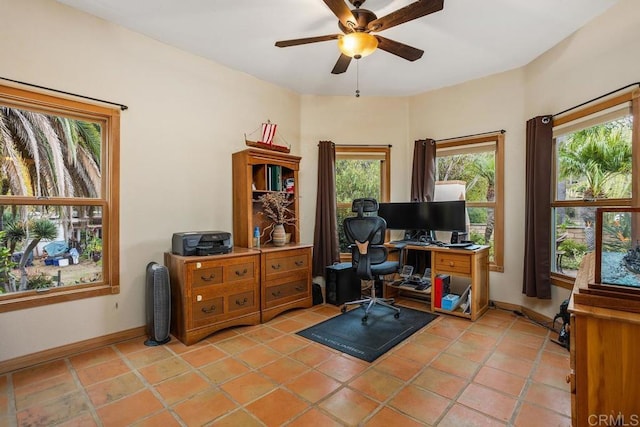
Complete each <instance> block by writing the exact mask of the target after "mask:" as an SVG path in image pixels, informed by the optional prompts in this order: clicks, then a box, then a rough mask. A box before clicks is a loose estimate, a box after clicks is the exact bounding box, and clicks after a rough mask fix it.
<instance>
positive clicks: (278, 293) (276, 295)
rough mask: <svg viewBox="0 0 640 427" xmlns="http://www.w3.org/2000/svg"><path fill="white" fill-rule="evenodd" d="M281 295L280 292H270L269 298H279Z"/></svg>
mask: <svg viewBox="0 0 640 427" xmlns="http://www.w3.org/2000/svg"><path fill="white" fill-rule="evenodd" d="M281 294H282V292H280V291H278V292H271V296H274V297H279V296H280V295H281Z"/></svg>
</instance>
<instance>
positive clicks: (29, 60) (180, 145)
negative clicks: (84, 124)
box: [0, 0, 300, 360]
mask: <svg viewBox="0 0 640 427" xmlns="http://www.w3.org/2000/svg"><path fill="white" fill-rule="evenodd" d="M0 10H1V11H2V12H1V13H0V52H2V60H1V61H0V75H1V76H3V77H8V78H12V79H16V80H22V81H26V82H31V83H35V84H39V85H43V86H47V87H52V88H57V89H60V90H65V91H69V92H75V93H80V94H85V95H88V96H91V97H95V98H101V99H107V100H111V101H115V102H120V103H123V104H126V105H128V106H129V109H128V110H127V111H124V112H122V133H121V142H122V145H121V159H122V160H121V191H120V194H121V217H120V218H121V230H120V243H121V244H120V248H121V256H120V260H121V265H120V267H121V280H120V282H121V287H120V289H121V293H120V294H119V295H113V296H106V297H99V298H91V299H83V300H80V301H74V302H69V303H61V304H55V305H51V306H48V307H39V308H33V309H28V310H20V311H15V312H9V313H1V314H0V360H6V359H11V358H13V357H17V356H20V355H25V354H30V353H33V352H36V351H38V350H42V349H47V348H53V347H58V346H61V345H64V344H68V343H73V342H78V341H82V340H85V339H89V338H93V337H99V336H103V335H106V334H109V333H113V332H117V331H122V330H126V329H130V328H134V327H138V326H142V325H144V323H145V314H144V308H145V304H144V272H145V267H146V265H147V263H149V262H150V261H156V262H160V263H162V262H163V253H164V252H165V251H167V250H170V242H171V235H172V234H173V233H174V232H176V231H188V230H211V229H213V230H229V231H231V230H232V206H231V204H232V197H231V153H233V152H234V151H238V150H242V149H244V148H246V146H245V144H244V136H243V134H244V133H251V132H253V131H254V130H255V129H256V128H258V127H259V126H260V123H261V122H263V121H264V120H266V119H271V120H272V121H273V122H275V123H278V124H279V129H280V130H281V133H282V135H283V136H284V137H285V138H286V140H287V141H289V142H291V143H292V144H293V148H292V153H294V154H298V153H299V152H300V146H299V144H298V141H299V140H300V134H299V132H300V97H299V95H297V94H295V93H293V92H290V91H288V90H284V89H282V88H279V87H276V86H274V85H271V84H267V83H265V82H262V81H259V80H257V79H255V78H253V77H251V76H249V75H247V74H243V73H239V72H237V71H233V70H230V69H228V68H225V67H222V66H220V65H217V64H215V63H212V62H210V61H206V60H204V59H202V58H200V57H197V56H194V55H190V54H187V53H184V52H182V51H180V50H178V49H174V48H171V47H168V46H166V45H163V44H161V43H158V42H156V41H154V40H151V39H149V38H147V37H143V36H140V35H137V34H135V33H132V32H130V31H127V30H125V29H123V28H121V27H118V26H115V25H111V24H109V23H106V22H104V21H102V20H99V19H97V18H94V17H92V16H90V15H87V14H84V13H81V12H79V11H76V10H74V9H71V8H68V7H66V6H63V5H61V4H59V3H57V2H55V1H53V0H29V1H23V0H0ZM116 303H117V304H118V308H116Z"/></svg>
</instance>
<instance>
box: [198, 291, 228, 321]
mask: <svg viewBox="0 0 640 427" xmlns="http://www.w3.org/2000/svg"><path fill="white" fill-rule="evenodd" d="M221 314H224V298H223V297H214V298H210V299H206V300H205V299H203V300H202V301H196V302H194V303H193V320H194V322H197V321H198V320H203V319H208V318H210V317H213V316H219V315H221Z"/></svg>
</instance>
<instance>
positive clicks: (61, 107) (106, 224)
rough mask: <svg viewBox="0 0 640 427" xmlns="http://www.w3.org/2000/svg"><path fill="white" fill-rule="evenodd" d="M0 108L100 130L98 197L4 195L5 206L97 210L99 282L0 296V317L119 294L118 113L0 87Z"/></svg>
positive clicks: (53, 97)
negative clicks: (80, 122) (91, 124)
mask: <svg viewBox="0 0 640 427" xmlns="http://www.w3.org/2000/svg"><path fill="white" fill-rule="evenodd" d="M0 103H1V104H2V105H4V106H8V107H11V108H22V109H28V110H32V111H38V112H42V113H47V114H54V115H64V116H68V117H72V118H77V119H81V120H89V121H94V122H99V123H100V124H101V126H102V129H103V131H102V147H101V150H102V151H101V163H102V165H101V174H102V183H101V191H100V196H99V197H96V198H83V197H77V198H74V197H71V198H65V197H52V198H47V199H38V198H36V197H31V196H2V195H0V203H1V204H5V205H48V206H100V207H101V209H102V265H103V274H102V281H101V282H98V283H86V284H78V285H73V286H68V287H60V288H48V289H47V290H46V291H45V292H43V291H41V290H40V291H36V290H29V291H23V292H18V293H10V294H0V313H2V312H8V311H14V310H21V309H25V308H32V307H39V306H44V305H49V304H55V303H59V302H65V301H74V300H79V299H83V298H92V297H96V296H101V295H111V294H118V293H119V292H120V267H119V265H120V263H119V254H120V248H119V247H120V244H119V241H120V239H119V237H120V214H119V211H120V206H119V203H120V202H119V200H120V176H119V171H120V111H119V110H118V109H114V108H107V107H103V106H100V105H96V104H89V103H85V102H80V101H76V100H71V99H67V98H61V97H58V96H54V95H49V94H44V93H39V92H34V91H31V90H25V89H20V88H16V87H11V86H4V85H0Z"/></svg>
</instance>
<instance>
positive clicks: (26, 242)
mask: <svg viewBox="0 0 640 427" xmlns="http://www.w3.org/2000/svg"><path fill="white" fill-rule="evenodd" d="M119 114H120V113H119V111H118V110H114V109H109V108H104V107H100V106H96V105H91V104H85V103H82V102H77V101H70V100H65V99H62V98H58V97H55V96H50V95H43V94H38V93H34V92H30V91H26V90H20V89H16V88H11V87H6V86H0V148H1V149H2V156H1V157H0V161H1V166H0V312H2V311H10V310H17V309H21V308H26V307H34V306H40V305H45V304H50V303H55V302H61V301H69V300H75V299H80V298H87V297H94V296H97V295H105V294H111V293H117V292H119V280H118V251H119V244H118V241H119V230H118V224H119V220H118V215H119V213H118V196H119V188H118V175H117V171H118V170H119V164H118V162H119V151H118V150H119V126H120V115H119Z"/></svg>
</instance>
